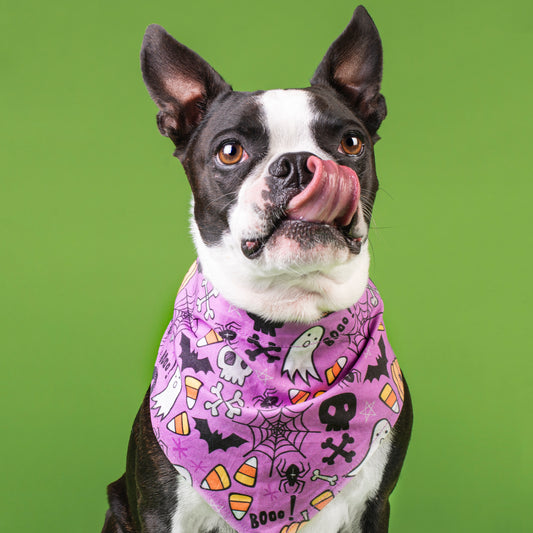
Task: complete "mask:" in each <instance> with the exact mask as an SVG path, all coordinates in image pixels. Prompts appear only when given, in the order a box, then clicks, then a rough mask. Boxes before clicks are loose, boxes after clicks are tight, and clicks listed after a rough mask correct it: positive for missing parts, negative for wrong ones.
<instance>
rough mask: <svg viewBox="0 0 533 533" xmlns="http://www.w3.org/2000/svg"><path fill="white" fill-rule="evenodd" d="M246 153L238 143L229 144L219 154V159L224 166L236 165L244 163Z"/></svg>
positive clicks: (224, 145)
mask: <svg viewBox="0 0 533 533" xmlns="http://www.w3.org/2000/svg"><path fill="white" fill-rule="evenodd" d="M245 155H246V152H245V151H244V149H243V147H242V146H241V145H240V144H239V143H238V142H227V143H225V144H223V145H222V147H221V148H220V150H219V151H218V152H217V158H218V160H219V161H220V162H221V163H222V164H223V165H235V164H237V163H239V162H240V161H242V159H243V158H244V156H245Z"/></svg>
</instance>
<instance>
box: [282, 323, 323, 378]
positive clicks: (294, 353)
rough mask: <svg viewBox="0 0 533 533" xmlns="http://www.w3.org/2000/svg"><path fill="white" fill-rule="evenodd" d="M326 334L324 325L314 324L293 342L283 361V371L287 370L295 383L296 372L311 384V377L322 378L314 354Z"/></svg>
mask: <svg viewBox="0 0 533 533" xmlns="http://www.w3.org/2000/svg"><path fill="white" fill-rule="evenodd" d="M323 335H324V328H323V327H322V326H313V327H312V328H309V329H308V330H307V331H304V332H303V333H302V334H301V335H300V336H299V337H298V338H297V339H296V340H295V341H294V342H293V343H292V344H291V347H290V348H289V351H288V352H287V355H286V356H285V361H284V362H283V372H282V373H285V372H287V374H288V376H289V379H290V380H291V381H292V382H293V383H294V377H295V375H296V374H300V377H301V378H302V379H303V380H304V381H305V382H306V383H307V384H309V377H308V375H311V376H312V377H313V378H315V379H317V380H320V378H319V376H318V372H317V371H316V368H315V364H314V362H313V354H314V352H315V350H316V348H317V347H318V345H319V344H320V341H321V340H322V337H323Z"/></svg>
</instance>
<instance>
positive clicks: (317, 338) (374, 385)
mask: <svg viewBox="0 0 533 533" xmlns="http://www.w3.org/2000/svg"><path fill="white" fill-rule="evenodd" d="M382 315H383V302H382V300H381V298H380V296H379V294H378V292H377V290H376V288H375V286H374V285H373V284H372V283H370V282H369V284H368V287H367V289H366V291H365V293H364V294H363V296H362V297H361V299H360V300H359V301H358V302H357V303H356V304H355V305H354V306H353V307H350V308H348V309H346V310H343V311H337V312H335V313H331V314H329V315H326V316H325V317H323V318H322V319H320V320H319V321H317V322H316V323H313V324H300V323H285V324H282V323H275V322H267V321H265V320H262V319H261V318H260V317H258V316H255V315H251V314H248V313H246V312H245V311H243V310H242V309H239V308H236V307H234V306H233V305H231V304H230V303H229V302H227V301H226V300H224V299H223V298H222V296H221V295H220V294H219V293H218V291H217V290H216V289H215V288H214V287H213V286H212V285H211V283H210V282H209V281H208V280H207V279H205V278H204V277H203V275H202V273H201V272H200V270H199V268H198V265H197V263H194V264H193V266H192V267H191V269H190V270H189V272H188V273H187V275H186V276H185V279H184V280H183V283H182V285H181V288H180V290H179V292H178V296H177V298H176V303H175V307H174V314H173V318H172V321H171V322H170V325H169V326H168V328H167V330H166V332H165V335H164V337H163V340H162V342H161V346H160V349H159V353H158V355H157V361H156V366H155V370H154V377H153V380H152V386H151V392H150V398H151V400H150V407H151V418H152V426H153V430H154V433H155V435H156V438H157V440H158V442H159V444H160V446H161V449H162V450H163V452H164V453H165V455H166V456H167V458H168V459H169V461H170V462H171V463H172V464H173V465H174V467H175V468H176V471H177V472H178V473H179V474H180V475H181V476H182V477H183V478H185V482H188V483H190V484H191V485H192V486H193V487H194V489H196V491H197V492H199V493H200V495H201V496H202V497H203V498H204V499H205V500H206V501H207V502H208V503H209V504H210V505H211V506H212V507H213V509H215V510H216V511H217V512H218V513H219V514H220V515H221V516H222V517H223V518H224V519H225V520H226V521H227V522H228V523H229V524H230V525H231V526H232V527H233V528H234V529H236V530H237V531H238V532H239V533H244V532H250V531H252V530H255V529H260V530H261V532H262V533H287V532H288V531H291V532H292V531H296V530H297V529H299V528H300V527H303V525H304V524H305V522H307V521H308V520H310V519H311V518H312V516H313V515H314V514H316V513H317V512H319V511H320V510H321V509H323V508H324V507H325V506H326V505H327V504H328V503H329V502H331V501H332V500H333V499H334V498H335V496H336V495H337V494H338V493H339V491H340V490H341V489H342V488H343V486H344V485H346V483H348V482H349V481H350V480H351V479H352V478H353V476H355V475H356V474H357V471H358V468H359V465H360V464H361V463H362V461H363V460H364V459H365V458H366V457H367V456H369V455H370V454H371V453H373V451H374V450H375V449H376V448H377V447H378V446H379V444H380V443H381V442H382V440H383V439H384V438H385V436H386V435H387V433H388V432H389V431H390V430H391V428H392V427H393V426H394V424H395V423H396V421H397V419H398V416H399V414H400V411H401V409H402V405H403V381H402V375H401V372H400V368H399V366H398V362H397V360H396V358H395V357H394V354H393V352H392V349H391V347H390V345H389V342H388V340H387V335H386V333H385V328H384V326H383V321H382Z"/></svg>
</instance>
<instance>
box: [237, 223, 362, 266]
mask: <svg viewBox="0 0 533 533" xmlns="http://www.w3.org/2000/svg"><path fill="white" fill-rule="evenodd" d="M365 240H366V237H365V236H363V235H357V236H354V235H352V234H351V232H350V228H349V227H338V226H334V225H330V224H323V223H317V222H308V221H304V220H290V219H285V220H283V221H282V222H280V223H278V224H277V225H276V226H275V228H274V229H273V230H272V231H271V232H270V233H269V234H267V235H266V236H264V237H259V238H257V237H250V238H245V239H242V241H241V251H242V253H243V254H244V256H245V257H246V258H248V259H250V260H252V261H254V260H257V261H258V262H261V263H263V264H264V265H265V266H266V264H269V265H271V266H274V265H275V264H276V263H279V264H280V266H281V267H282V268H287V265H290V266H292V267H293V268H294V267H296V268H297V267H300V266H304V265H306V266H308V265H311V266H313V265H314V266H315V267H316V268H317V269H318V268H320V267H321V266H323V263H324V260H325V257H324V254H327V258H326V262H327V263H328V264H330V263H331V262H332V261H334V262H339V261H345V260H346V259H347V258H348V257H349V256H350V255H357V254H359V253H360V252H361V245H362V244H363V243H364V242H365Z"/></svg>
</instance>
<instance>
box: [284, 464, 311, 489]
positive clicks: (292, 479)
mask: <svg viewBox="0 0 533 533" xmlns="http://www.w3.org/2000/svg"><path fill="white" fill-rule="evenodd" d="M280 465H281V461H280V462H279V464H278V466H276V470H277V471H278V474H279V475H280V477H281V478H282V479H281V481H280V482H279V489H278V490H280V491H281V487H283V490H284V491H285V492H289V487H294V486H296V489H295V490H294V491H293V492H295V493H298V492H302V490H303V489H304V486H305V481H302V480H301V479H298V478H300V477H304V476H305V475H306V474H307V473H308V472H309V469H310V465H309V463H308V464H307V467H304V464H303V463H302V462H300V466H301V468H298V466H296V465H295V464H294V463H292V464H290V465H289V466H287V462H286V461H285V459H283V467H282V468H281V470H280Z"/></svg>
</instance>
